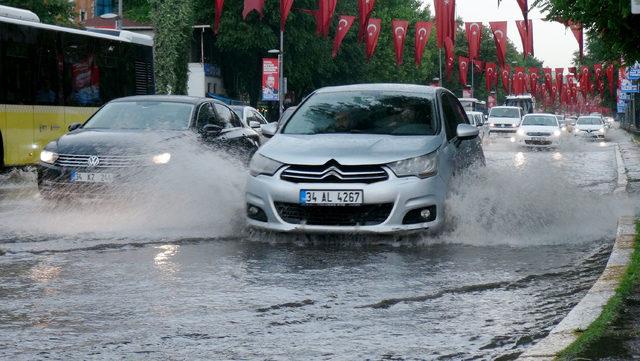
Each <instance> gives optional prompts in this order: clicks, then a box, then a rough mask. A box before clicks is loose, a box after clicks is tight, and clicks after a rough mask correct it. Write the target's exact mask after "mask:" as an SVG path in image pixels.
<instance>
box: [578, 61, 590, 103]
mask: <svg viewBox="0 0 640 361" xmlns="http://www.w3.org/2000/svg"><path fill="white" fill-rule="evenodd" d="M590 90H591V82H590V81H589V67H588V66H586V65H583V66H581V67H580V92H582V96H583V97H584V98H586V97H587V93H589V91H590Z"/></svg>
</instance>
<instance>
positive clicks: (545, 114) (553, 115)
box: [524, 113, 556, 118]
mask: <svg viewBox="0 0 640 361" xmlns="http://www.w3.org/2000/svg"><path fill="white" fill-rule="evenodd" d="M534 115H537V116H540V115H542V116H545V117H554V118H555V117H556V115H555V114H551V113H529V114H525V115H524V116H525V117H531V116H534Z"/></svg>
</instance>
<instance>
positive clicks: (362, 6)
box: [358, 0, 375, 41]
mask: <svg viewBox="0 0 640 361" xmlns="http://www.w3.org/2000/svg"><path fill="white" fill-rule="evenodd" d="M374 5H375V0H358V20H359V22H360V30H359V31H358V41H363V40H364V39H365V35H366V32H367V26H368V25H369V17H371V12H373V6H374Z"/></svg>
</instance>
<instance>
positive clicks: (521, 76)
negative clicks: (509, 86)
mask: <svg viewBox="0 0 640 361" xmlns="http://www.w3.org/2000/svg"><path fill="white" fill-rule="evenodd" d="M514 71H515V73H514V74H513V75H514V80H515V81H514V88H515V89H514V90H515V93H516V94H523V93H524V90H525V86H526V85H525V83H526V77H525V69H524V67H522V66H516V67H515V70H514Z"/></svg>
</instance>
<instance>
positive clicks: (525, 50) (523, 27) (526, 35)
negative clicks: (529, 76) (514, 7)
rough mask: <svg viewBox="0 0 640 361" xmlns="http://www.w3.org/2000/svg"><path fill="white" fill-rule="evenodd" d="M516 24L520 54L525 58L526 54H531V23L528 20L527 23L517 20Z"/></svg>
mask: <svg viewBox="0 0 640 361" xmlns="http://www.w3.org/2000/svg"><path fill="white" fill-rule="evenodd" d="M516 26H517V27H518V33H520V40H522V54H523V55H524V57H525V59H526V57H527V55H531V56H533V23H532V22H531V20H529V23H528V25H527V23H525V22H524V20H517V21H516Z"/></svg>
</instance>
